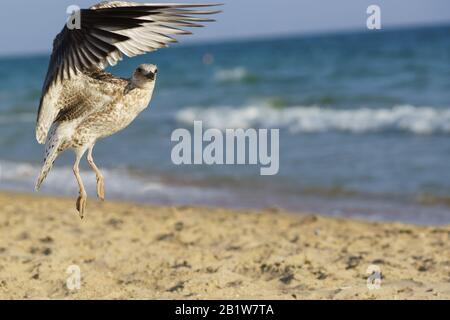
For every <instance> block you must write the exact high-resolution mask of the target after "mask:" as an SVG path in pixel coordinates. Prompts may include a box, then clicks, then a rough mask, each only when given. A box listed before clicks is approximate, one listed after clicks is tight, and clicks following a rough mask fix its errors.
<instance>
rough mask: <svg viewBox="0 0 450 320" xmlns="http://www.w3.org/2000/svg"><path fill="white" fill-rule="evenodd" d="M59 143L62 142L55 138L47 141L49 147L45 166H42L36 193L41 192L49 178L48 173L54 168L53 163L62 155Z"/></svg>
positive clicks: (46, 149) (46, 147)
mask: <svg viewBox="0 0 450 320" xmlns="http://www.w3.org/2000/svg"><path fill="white" fill-rule="evenodd" d="M59 142H60V141H59V140H58V139H57V138H56V137H54V136H53V137H51V138H50V139H49V140H48V141H47V145H46V146H45V159H44V165H43V166H42V169H41V173H40V174H39V177H38V179H37V181H36V187H35V189H36V191H39V189H40V188H41V185H42V182H44V180H45V178H47V175H48V173H49V172H50V170H51V169H52V167H53V163H54V162H55V160H56V158H57V157H58V155H59V154H60V150H59V146H60V143H59Z"/></svg>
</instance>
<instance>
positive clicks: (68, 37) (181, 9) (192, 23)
mask: <svg viewBox="0 0 450 320" xmlns="http://www.w3.org/2000/svg"><path fill="white" fill-rule="evenodd" d="M213 6H217V4H162V3H161V4H141V3H135V2H125V1H111V2H102V3H100V4H97V5H95V6H93V7H91V8H90V9H82V10H80V12H78V13H75V16H74V17H75V18H77V17H79V18H80V28H79V29H77V28H74V29H69V28H68V27H67V25H66V26H64V28H63V30H62V31H61V33H60V34H58V36H57V37H56V38H55V40H54V43H53V52H52V55H51V59H50V64H49V68H48V71H47V76H46V78H45V82H44V86H43V90H42V97H41V101H40V105H39V111H38V117H37V125H36V139H37V140H38V142H39V143H44V142H45V139H46V136H47V132H48V130H49V128H50V126H51V125H52V123H53V121H54V120H55V119H56V117H57V116H58V113H59V111H60V109H58V106H57V103H56V102H57V100H58V96H59V95H60V92H61V83H62V82H63V81H64V80H69V79H71V78H72V77H74V76H76V75H77V74H79V73H82V72H84V71H88V70H102V69H104V68H106V66H108V65H111V66H113V65H115V64H116V63H117V62H118V61H119V60H121V59H122V55H123V54H125V55H126V56H128V57H134V56H137V55H141V54H144V53H147V52H151V51H155V50H157V49H159V48H163V47H167V46H168V44H169V43H172V42H176V40H175V39H174V38H173V37H171V36H172V35H178V34H190V33H191V32H189V31H186V30H183V29H182V28H183V27H201V26H202V25H201V23H202V22H208V21H214V20H211V19H207V18H205V17H204V16H203V15H209V14H214V13H218V12H220V11H213V10H210V9H209V7H213ZM205 8H206V9H205ZM59 108H61V107H59Z"/></svg>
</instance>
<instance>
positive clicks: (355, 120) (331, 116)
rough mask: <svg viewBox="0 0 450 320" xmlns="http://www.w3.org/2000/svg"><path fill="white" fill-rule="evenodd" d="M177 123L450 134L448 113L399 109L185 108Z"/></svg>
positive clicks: (421, 109) (295, 131) (178, 115)
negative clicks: (195, 121) (200, 122)
mask: <svg viewBox="0 0 450 320" xmlns="http://www.w3.org/2000/svg"><path fill="white" fill-rule="evenodd" d="M176 119H177V121H179V122H181V123H184V124H192V122H193V121H194V120H199V121H203V125H204V126H207V127H214V128H219V129H226V128H250V127H268V128H287V129H288V130H290V131H291V132H292V133H298V132H309V133H314V132H327V131H343V132H352V133H367V132H382V131H404V132H410V133H414V134H432V133H450V109H445V108H433V107H415V106H411V105H399V106H394V107H392V108H385V109H373V108H358V109H345V110H342V109H332V108H321V107H318V106H310V107H306V106H297V107H288V108H281V109H280V108H272V107H270V106H267V105H262V106H258V105H248V106H244V107H241V108H234V107H227V106H223V107H211V108H200V107H188V108H185V109H182V110H180V111H179V112H178V113H177V114H176Z"/></svg>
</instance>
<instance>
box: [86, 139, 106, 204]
mask: <svg viewBox="0 0 450 320" xmlns="http://www.w3.org/2000/svg"><path fill="white" fill-rule="evenodd" d="M93 149H94V145H92V146H91V147H90V148H89V151H88V156H87V160H88V162H89V165H90V166H91V168H92V170H94V171H95V175H96V177H97V196H98V197H99V199H100V200H102V201H104V200H105V180H104V178H103V174H102V173H101V172H100V170H99V169H98V167H97V165H96V164H95V162H94V157H92V150H93Z"/></svg>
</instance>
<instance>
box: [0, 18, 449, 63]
mask: <svg viewBox="0 0 450 320" xmlns="http://www.w3.org/2000/svg"><path fill="white" fill-rule="evenodd" d="M437 27H450V21H440V22H432V23H419V24H398V25H395V24H394V25H389V26H387V27H384V28H381V29H380V30H367V29H365V28H356V27H348V28H342V29H334V30H327V31H325V30H318V31H306V32H301V31H300V32H287V33H273V34H270V33H269V34H262V35H254V36H250V35H249V36H242V37H239V36H238V37H230V36H225V37H223V38H217V39H214V38H207V39H202V40H195V39H191V40H187V41H184V42H179V43H176V46H177V47H196V46H202V45H208V44H226V43H233V42H243V41H248V42H259V41H273V40H283V39H289V38H301V37H305V38H314V37H323V36H330V35H334V36H339V35H348V34H361V33H367V32H377V33H381V32H395V31H402V30H405V31H406V30H410V29H422V28H423V29H425V28H437ZM387 28H389V29H387ZM49 54H51V49H49V50H48V51H31V52H11V53H0V58H1V59H5V58H26V57H37V56H44V55H49Z"/></svg>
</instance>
